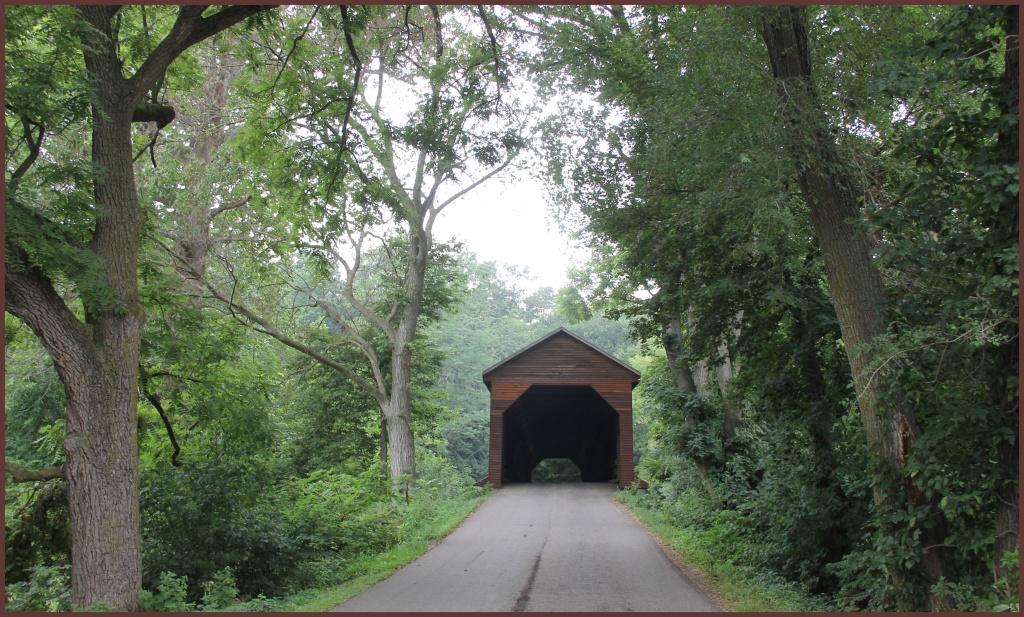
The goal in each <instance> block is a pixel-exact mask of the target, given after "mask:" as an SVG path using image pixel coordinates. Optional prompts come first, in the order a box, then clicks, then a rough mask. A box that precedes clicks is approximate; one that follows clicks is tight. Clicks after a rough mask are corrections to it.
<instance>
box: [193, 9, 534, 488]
mask: <svg viewBox="0 0 1024 617" xmlns="http://www.w3.org/2000/svg"><path fill="white" fill-rule="evenodd" d="M459 12H460V9H456V8H445V9H441V8H438V7H430V8H416V9H413V8H412V7H410V8H408V9H406V10H394V9H380V8H376V7H366V8H363V9H359V10H358V11H356V10H353V9H351V8H350V7H346V6H340V7H329V8H327V7H325V8H322V9H321V8H314V9H310V10H309V11H306V12H301V11H300V12H297V13H296V14H295V15H293V16H292V18H291V21H292V24H293V28H295V31H296V32H298V34H296V35H295V36H291V35H287V36H291V38H292V39H293V46H292V48H291V51H290V52H289V53H288V54H287V56H286V57H285V58H284V59H283V60H282V61H281V63H280V66H279V67H278V68H279V71H277V72H276V73H274V74H272V75H266V74H264V75H259V76H256V77H255V78H254V79H253V80H252V82H251V84H250V85H249V86H248V88H249V91H248V94H251V95H252V96H253V97H254V99H255V100H256V101H258V103H259V106H258V107H257V109H256V110H255V111H254V112H253V114H252V115H253V121H252V126H251V128H250V130H249V133H248V135H249V138H248V139H249V140H248V143H247V145H244V146H243V147H242V151H243V153H245V155H246V156H248V157H249V160H250V162H251V163H252V164H255V165H258V166H259V167H260V168H262V169H263V171H262V172H261V173H260V174H258V176H257V177H256V178H254V179H253V183H252V188H253V192H254V193H256V194H260V195H261V196H260V197H256V196H255V195H254V196H253V203H254V206H255V207H254V208H252V209H251V211H250V212H249V213H248V214H247V216H249V217H250V220H249V221H248V223H249V229H250V230H252V232H253V233H254V234H255V237H257V238H259V240H260V241H261V242H259V243H256V248H257V250H260V251H263V253H262V255H263V256H262V257H257V260H259V259H265V258H266V256H267V255H273V254H274V253H275V252H277V253H282V252H283V253H288V254H289V256H288V257H285V258H284V259H283V260H281V262H280V263H279V264H278V265H279V266H280V269H279V271H278V273H273V272H271V273H269V276H270V278H269V279H266V280H264V282H263V283H264V285H265V286H266V285H270V286H273V285H283V286H284V288H286V289H288V290H289V291H288V292H287V293H286V294H283V295H281V296H280V297H279V299H280V300H283V301H284V302H285V303H291V302H293V301H296V300H297V301H298V302H300V303H303V304H306V305H308V309H309V310H311V311H313V312H314V313H317V314H318V315H319V318H321V319H323V320H325V321H326V322H327V323H328V324H329V327H330V328H331V329H333V332H332V334H331V337H330V338H331V339H333V341H332V342H329V343H326V344H327V345H332V344H341V345H345V346H348V347H350V348H352V349H354V350H356V351H357V352H358V354H357V355H358V356H361V357H362V360H363V362H364V363H365V364H362V366H359V365H355V364H352V363H351V362H350V360H346V361H344V362H341V361H338V360H337V359H335V358H331V357H330V356H329V354H327V353H325V351H324V349H323V347H319V345H321V344H322V343H324V342H321V343H313V342H312V341H311V340H310V339H306V340H304V339H303V337H304V336H305V335H299V334H297V332H296V331H294V329H292V328H291V327H289V326H288V325H286V324H281V323H279V322H275V321H274V320H273V319H272V318H271V317H269V316H267V315H266V314H263V313H262V311H261V310H260V309H258V308H257V307H256V306H254V305H253V304H252V302H251V301H250V300H248V299H247V298H246V292H245V289H246V285H251V284H252V283H255V282H256V281H253V280H250V281H247V280H245V277H244V276H241V275H240V274H239V269H238V267H237V264H235V265H233V264H232V261H233V258H228V259H225V260H223V261H222V263H223V264H225V265H226V268H225V271H224V272H223V274H218V276H221V277H222V278H219V279H218V278H217V277H215V276H213V275H209V274H207V273H204V272H203V271H201V270H200V269H199V268H192V276H193V277H194V278H195V280H197V281H199V282H201V283H202V284H203V285H205V287H206V288H207V290H208V292H209V294H210V295H211V296H212V297H213V298H215V299H216V300H217V301H219V302H220V303H222V304H223V305H225V306H228V307H229V308H230V310H231V311H232V313H233V314H234V315H235V316H236V317H237V318H238V319H239V320H240V321H242V322H244V323H246V324H248V325H250V326H251V327H253V328H255V329H257V330H259V331H261V332H264V333H265V334H268V335H269V336H272V337H274V338H276V339H277V340H279V341H281V342H282V343H284V344H286V345H288V346H290V347H293V348H294V349H297V350H299V351H301V352H302V353H305V354H307V355H309V356H311V357H313V358H315V359H316V360H317V361H319V362H322V363H324V364H325V365H327V366H330V367H331V368H332V369H333V370H335V371H337V372H338V373H340V374H342V375H343V376H345V377H346V378H347V379H350V380H351V381H353V382H354V383H356V384H358V385H359V387H360V388H362V389H363V391H364V392H365V393H366V394H367V395H369V396H371V397H372V398H373V399H374V400H375V401H376V402H377V404H378V405H379V407H380V409H381V414H382V434H383V435H386V441H385V442H384V443H385V444H386V447H387V451H388V459H389V461H390V470H391V474H392V475H393V476H394V477H396V478H398V477H413V476H414V474H415V450H414V440H413V432H412V424H413V418H412V400H411V384H412V377H413V376H412V373H411V367H412V365H413V354H414V350H415V349H416V346H417V331H418V329H419V328H420V327H421V325H422V324H423V323H424V322H425V321H429V320H430V319H433V318H434V317H433V316H432V315H433V314H435V313H436V312H437V311H439V310H441V309H442V308H443V307H444V306H445V305H446V304H447V303H450V302H451V301H453V299H454V298H455V296H454V295H453V294H452V292H453V291H454V290H455V288H457V287H458V285H457V283H456V281H455V280H454V279H450V278H449V279H448V280H445V278H444V277H445V275H444V274H443V273H444V268H445V260H446V256H445V254H446V252H448V250H449V249H448V248H447V247H445V246H442V245H440V244H439V243H437V242H436V241H435V238H434V223H435V221H436V219H437V217H438V215H439V214H440V213H441V212H442V211H443V210H444V209H445V208H447V207H448V206H449V205H451V204H452V203H454V202H455V201H457V200H458V199H459V198H460V197H462V196H463V195H465V194H466V193H467V192H469V191H471V190H472V189H473V188H474V187H476V186H479V185H480V184H481V183H483V182H485V181H486V180H488V179H489V178H491V177H493V176H495V175H497V174H499V173H501V172H502V171H503V170H504V169H506V168H507V167H508V166H509V165H510V164H511V163H512V161H513V160H514V159H515V157H516V156H517V154H518V153H519V151H520V150H521V148H522V147H523V145H524V143H523V139H522V137H521V135H520V129H519V126H518V124H519V120H518V118H517V116H516V111H517V110H516V107H515V102H514V101H513V100H512V99H511V96H512V95H511V93H510V92H509V90H510V87H509V86H508V76H507V74H506V72H505V70H504V69H503V68H502V66H503V65H502V60H501V56H500V55H499V49H498V45H497V40H496V38H495V37H494V35H493V33H491V34H490V35H489V36H488V35H487V34H485V32H488V31H489V30H490V21H489V20H490V19H493V17H490V16H488V15H487V14H486V12H480V13H479V17H480V20H481V25H480V26H478V31H476V32H474V31H471V29H470V25H469V24H465V23H460V21H459V20H458V19H457V18H456V15H457V14H459ZM314 26H315V27H314ZM481 26H482V30H481V29H480V27H481ZM274 44H275V45H276V43H274ZM281 47H282V48H284V47H285V46H284V45H281ZM324 49H332V50H333V49H344V50H345V51H346V54H345V56H344V58H343V59H341V58H338V57H337V56H335V55H332V54H327V53H324ZM286 65H288V66H287V68H286ZM401 92H405V93H408V94H410V95H411V96H412V102H413V109H412V110H410V115H409V119H408V122H407V123H406V124H404V125H401V124H399V123H398V122H397V121H396V120H395V118H394V117H393V116H394V115H395V113H396V111H395V110H394V109H391V108H390V107H389V105H388V102H389V100H390V97H392V96H395V95H397V94H399V93H401ZM282 93H285V94H286V96H285V98H284V100H285V102H286V103H287V104H285V105H282V104H281V95H282ZM307 93H308V94H307ZM271 154H273V155H272V156H271ZM296 163H297V164H296ZM448 185H455V186H456V188H453V189H448V188H446V187H447V186H448ZM271 195H272V196H274V197H270V196H271ZM272 200H273V201H272ZM274 201H276V202H277V205H278V206H280V207H279V208H278V209H277V211H276V214H275V215H274V217H273V221H274V223H272V224H269V223H268V221H267V219H266V218H264V219H262V220H260V219H259V217H260V216H263V215H261V214H260V211H259V206H261V205H263V204H266V203H268V202H271V203H273V202H274ZM282 212H285V213H288V216H281V213H282ZM207 224H209V222H207ZM266 230H270V231H266ZM239 248H240V247H235V248H231V249H227V250H228V251H232V250H238V249H239ZM184 252H185V251H183V250H182V249H179V250H178V255H179V256H178V261H179V263H180V264H182V265H185V262H186V261H187V260H186V259H183V258H182V257H181V255H183V254H184ZM294 252H297V253H298V254H299V255H302V257H303V258H304V260H306V263H307V264H308V265H309V266H310V268H309V269H308V270H307V271H306V272H305V273H300V272H299V270H298V269H297V268H295V267H294V266H295V265H296V263H295V262H294V259H293V258H292V256H293V254H294ZM236 255H237V253H236ZM275 259H276V258H275ZM250 263H251V262H250ZM432 273H433V274H432ZM434 275H437V276H438V278H435V279H433V280H432V281H429V282H428V279H430V278H431V276H434ZM335 277H337V278H339V279H340V280H341V282H340V283H339V284H337V285H334V284H333V283H332V280H333V279H334V278H335ZM270 280H275V281H276V282H273V283H271V282H269V281H270ZM431 283H433V284H431ZM265 288H266V287H265ZM239 292H241V293H239ZM351 357H352V356H350V358H351Z"/></svg>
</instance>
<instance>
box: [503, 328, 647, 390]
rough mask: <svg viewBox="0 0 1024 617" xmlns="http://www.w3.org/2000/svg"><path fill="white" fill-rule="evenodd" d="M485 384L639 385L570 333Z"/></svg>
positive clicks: (530, 351)
mask: <svg viewBox="0 0 1024 617" xmlns="http://www.w3.org/2000/svg"><path fill="white" fill-rule="evenodd" d="M483 377H484V382H492V383H493V382H498V381H516V382H529V383H531V384H534V385H568V384H580V385H584V384H585V385H593V386H596V385H598V384H602V383H606V384H609V385H611V384H618V383H621V382H622V381H627V382H636V381H637V375H636V373H635V372H633V371H631V370H629V369H627V368H626V367H624V366H623V365H622V364H619V363H618V362H616V361H615V360H613V359H611V358H609V357H608V356H606V355H605V354H604V353H602V352H600V351H598V350H597V349H595V348H594V347H591V346H590V345H587V344H586V343H583V342H582V341H580V340H579V339H577V338H575V337H573V336H572V335H570V334H568V333H566V332H555V333H554V334H553V335H550V336H549V337H548V338H547V340H544V341H543V342H542V343H540V344H538V345H536V346H534V347H530V348H527V349H526V350H524V351H522V352H520V353H519V354H517V355H515V356H513V357H511V358H509V359H508V360H507V361H506V362H503V363H501V364H499V365H497V366H495V367H493V368H492V369H490V370H489V371H487V372H486V373H484V376H483Z"/></svg>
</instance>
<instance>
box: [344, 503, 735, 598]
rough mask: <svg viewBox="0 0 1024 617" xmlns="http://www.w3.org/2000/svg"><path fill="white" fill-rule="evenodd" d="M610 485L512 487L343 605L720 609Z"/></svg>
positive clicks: (481, 506)
mask: <svg viewBox="0 0 1024 617" xmlns="http://www.w3.org/2000/svg"><path fill="white" fill-rule="evenodd" d="M614 491H615V489H614V487H613V486H611V485H607V484H513V485H510V486H506V487H504V488H502V489H500V490H498V491H496V492H495V494H494V495H492V496H491V497H490V498H489V499H488V500H487V501H485V502H484V503H483V504H482V505H480V507H479V508H477V510H476V511H475V512H474V513H473V514H471V515H470V516H469V518H467V519H466V520H465V521H464V522H463V523H462V525H461V526H459V528H458V529H456V530H455V531H454V532H452V533H451V535H449V536H448V537H447V538H445V539H444V540H443V541H442V542H441V543H440V544H438V545H437V546H435V547H434V548H433V549H431V550H430V551H428V552H427V553H426V554H425V555H423V556H422V557H420V558H419V559H417V560H416V561H414V562H413V563H411V564H409V565H408V566H406V567H405V568H403V569H401V570H399V571H398V572H396V573H395V574H393V575H392V576H391V577H390V578H388V579H386V580H384V581H381V582H380V583H378V584H377V585H375V586H373V587H371V588H370V589H368V590H367V591H365V592H363V593H362V594H360V595H358V596H355V597H354V598H351V599H350V600H348V601H347V602H345V603H344V604H341V605H340V606H338V607H336V608H335V609H334V610H335V611H503V612H508V611H718V610H721V609H719V608H718V607H717V606H716V605H715V604H714V603H713V602H712V601H711V600H710V599H709V598H708V597H707V596H706V595H705V594H704V593H702V592H701V591H700V590H699V589H698V588H697V586H696V585H694V584H693V583H692V582H691V581H690V580H689V579H688V578H687V577H686V576H685V575H684V574H683V573H682V572H681V571H680V570H679V569H678V568H677V567H676V566H675V564H673V562H672V561H671V560H669V559H668V557H666V556H665V554H664V553H663V552H662V550H661V549H660V548H659V547H658V543H657V542H656V541H655V540H654V539H653V538H652V537H651V536H650V535H649V534H648V533H647V531H646V530H645V529H644V528H643V527H641V526H640V525H639V524H638V523H636V521H634V520H633V518H632V517H631V516H630V515H629V514H628V513H627V512H626V510H625V508H624V507H623V506H622V505H621V504H617V503H616V502H615V500H614Z"/></svg>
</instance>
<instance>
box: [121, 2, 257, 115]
mask: <svg viewBox="0 0 1024 617" xmlns="http://www.w3.org/2000/svg"><path fill="white" fill-rule="evenodd" d="M207 8H209V7H208V5H186V6H182V7H181V8H180V9H179V10H178V19H177V20H176V21H175V22H174V25H173V26H172V27H171V31H170V32H169V33H168V34H167V36H166V37H164V39H163V40H162V41H160V44H159V45H157V46H156V49H154V50H153V51H152V53H150V54H149V57H148V58H146V61H145V62H144V63H143V64H142V66H141V67H139V70H138V71H136V72H135V74H134V75H132V77H131V79H129V80H128V86H129V88H130V91H131V96H132V98H133V99H135V100H137V101H141V100H142V98H143V97H144V96H145V94H146V92H148V91H149V90H150V89H151V88H152V86H153V84H155V83H156V82H157V80H159V79H160V76H161V75H163V74H164V72H165V71H166V70H167V67H168V66H170V64H171V62H173V61H174V59H175V58H177V57H178V56H179V55H181V53H182V52H184V51H185V50H186V49H188V48H189V47H191V46H193V45H195V44H196V43H199V42H200V41H203V40H205V39H207V38H209V37H211V36H213V35H215V34H218V33H220V32H222V31H224V30H227V29H228V28H230V27H231V26H233V25H235V24H237V23H239V22H240V21H242V20H244V19H247V18H248V17H251V16H253V15H256V14H257V13H260V12H262V11H267V10H271V9H274V8H277V7H276V6H273V5H242V6H228V7H224V8H223V9H221V10H220V11H218V12H216V13H214V14H213V15H210V16H209V17H203V16H202V15H203V12H204V11H206V9H207Z"/></svg>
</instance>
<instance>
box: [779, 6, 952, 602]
mask: <svg viewBox="0 0 1024 617" xmlns="http://www.w3.org/2000/svg"><path fill="white" fill-rule="evenodd" d="M806 11H807V9H806V8H804V7H787V6H779V7H770V8H765V9H763V11H762V13H761V15H762V20H761V24H760V26H761V36H762V39H763V40H764V43H765V47H766V48H767V51H768V57H769V61H770V64H771V70H772V73H773V75H774V77H775V78H776V83H777V88H776V90H777V92H778V95H779V101H780V103H781V104H782V114H783V119H784V121H785V122H786V125H787V126H786V128H787V132H788V137H787V140H786V144H785V146H786V148H787V151H788V154H789V156H790V158H791V160H792V161H794V163H795V164H796V167H797V172H798V177H797V180H798V183H799V186H800V192H801V194H802V195H803V199H804V201H805V202H806V203H807V206H808V208H809V210H810V219H811V224H812V226H813V228H814V231H815V234H816V235H817V239H818V244H819V246H820V248H821V251H822V254H823V255H824V259H825V270H826V272H827V274H828V282H829V289H830V292H831V294H832V303H833V305H834V306H835V309H836V314H837V316H838V318H839V325H840V330H841V332H842V336H843V342H844V344H845V347H846V350H847V355H848V358H849V362H850V369H851V371H852V373H853V381H854V388H855V391H856V393H857V404H858V407H859V408H860V412H861V417H862V418H863V421H864V426H865V429H866V431H865V432H866V434H867V439H868V443H869V447H870V449H871V451H872V453H873V454H874V456H875V457H876V458H877V460H878V472H877V474H878V477H877V481H876V482H875V488H874V500H875V503H876V505H878V506H879V507H880V508H881V509H882V510H883V511H884V510H890V509H894V510H899V509H902V508H904V507H905V506H906V505H910V504H913V505H922V504H926V503H928V500H927V499H926V498H925V495H924V494H923V493H922V492H921V491H920V490H919V489H918V488H917V487H916V486H915V485H914V484H913V482H912V481H911V479H910V478H909V477H905V475H904V473H903V470H904V468H905V466H906V464H907V458H908V456H909V455H910V451H911V448H912V447H913V445H914V443H915V442H916V441H917V439H918V437H919V436H920V435H921V430H920V428H919V427H918V424H917V421H916V419H915V417H914V413H913V411H912V409H911V408H910V406H909V405H907V404H906V403H905V402H904V401H903V397H902V393H901V392H900V389H899V386H898V384H897V383H896V382H895V380H894V379H893V378H892V377H890V375H889V374H888V373H887V372H886V371H885V370H884V369H878V370H874V371H873V370H872V369H871V366H872V364H873V362H874V360H875V357H874V355H873V354H872V353H871V352H870V351H869V349H868V345H870V344H871V343H872V342H873V341H875V340H876V339H877V338H878V337H880V336H883V335H885V334H886V333H887V327H886V323H885V321H884V319H883V317H882V313H881V311H882V309H883V307H884V306H885V305H886V302H887V300H888V298H887V293H886V290H885V287H884V286H883V283H882V278H881V275H880V273H879V272H878V270H877V268H876V267H875V265H874V264H873V263H872V260H871V246H870V243H869V241H868V238H866V237H865V236H864V235H862V234H859V233H857V230H856V228H855V227H854V225H853V224H852V222H851V221H852V219H855V218H856V217H857V216H858V214H859V211H860V205H859V195H858V192H857V190H856V188H855V185H854V182H853V180H852V175H851V173H850V171H849V167H848V165H847V164H846V163H845V162H844V161H843V160H842V158H841V156H840V154H839V152H838V150H837V148H836V147H835V142H834V140H833V138H832V136H831V135H830V131H829V128H828V124H827V120H826V118H825V115H824V112H823V110H822V107H821V105H820V103H819V101H818V99H817V94H816V91H815V86H814V83H813V80H812V77H811V61H810V49H809V44H808V31H807V13H806ZM883 525H889V526H890V527H891V525H892V524H891V523H883ZM944 528H945V524H944V518H943V517H942V514H941V511H939V510H938V509H937V508H935V509H934V511H933V518H932V521H931V524H930V525H928V526H926V528H925V529H924V530H923V532H922V536H923V537H922V539H921V541H922V542H923V544H924V546H925V547H927V548H926V549H925V553H924V559H923V561H924V566H925V568H926V570H927V575H928V578H929V579H930V580H931V581H932V582H936V581H938V580H939V579H940V578H943V577H944V578H946V579H947V580H955V577H954V576H953V575H952V570H951V567H950V565H949V564H948V563H947V561H946V559H945V558H944V555H943V550H944V549H943V543H944V539H945V533H944ZM887 531H890V532H892V531H895V530H894V529H891V528H890V529H888V530H887ZM892 574H893V576H894V582H895V584H896V585H897V594H898V596H900V597H899V601H900V603H901V607H903V608H904V609H910V608H914V607H913V606H912V605H910V604H909V603H911V602H912V600H909V599H908V597H907V592H909V591H911V590H909V588H908V587H909V583H908V580H909V578H910V576H911V575H912V573H910V572H901V571H896V572H892ZM942 603H943V598H940V597H936V596H935V595H934V594H931V593H928V595H927V600H926V606H927V608H928V609H940V608H941V606H942ZM947 606H949V605H948V604H947Z"/></svg>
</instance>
